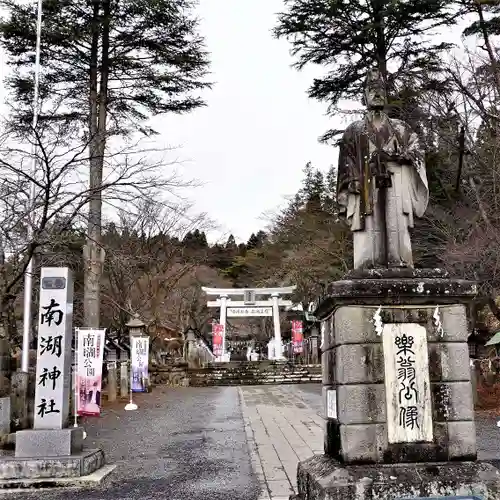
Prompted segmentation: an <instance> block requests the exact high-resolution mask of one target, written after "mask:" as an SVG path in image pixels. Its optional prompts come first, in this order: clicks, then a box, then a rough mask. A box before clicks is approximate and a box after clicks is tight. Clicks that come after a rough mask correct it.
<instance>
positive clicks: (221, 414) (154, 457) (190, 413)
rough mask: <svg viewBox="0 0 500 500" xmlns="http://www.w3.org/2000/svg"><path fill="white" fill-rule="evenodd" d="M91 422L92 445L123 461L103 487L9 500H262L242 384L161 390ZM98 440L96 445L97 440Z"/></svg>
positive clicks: (114, 460) (88, 428) (22, 495)
mask: <svg viewBox="0 0 500 500" xmlns="http://www.w3.org/2000/svg"><path fill="white" fill-rule="evenodd" d="M136 402H137V403H138V405H139V409H138V410H137V411H133V412H126V411H124V410H123V407H124V405H125V403H120V404H118V405H115V406H114V407H110V408H106V409H105V412H104V416H103V417H101V418H100V419H92V420H89V421H88V422H87V424H86V425H85V429H86V431H87V433H88V437H87V439H86V442H87V447H89V448H91V447H96V446H95V445H97V446H100V447H102V448H103V449H104V451H105V453H106V460H107V462H108V463H114V464H117V468H116V469H115V471H114V472H113V473H112V474H111V475H110V476H109V478H108V479H106V481H105V482H104V483H103V485H101V486H100V487H97V488H95V489H88V490H77V489H71V490H68V489H64V490H61V489H58V490H43V491H41V490H38V491H33V492H31V493H24V492H22V493H21V492H20V493H17V492H16V493H13V492H9V493H6V496H4V495H0V499H3V498H8V499H9V500H35V499H36V500H63V499H64V500H68V499H71V500H139V499H140V500H153V499H154V500H160V499H161V500H166V499H168V500H228V499H235V500H236V499H241V500H257V498H258V496H259V491H260V489H259V484H258V481H257V478H256V475H255V474H254V472H253V470H252V466H251V462H250V454H249V450H248V445H247V442H246V435H245V429H244V424H243V417H242V413H241V405H240V401H239V394H238V389H237V388H233V387H221V388H200V389H198V388H179V389H174V388H157V389H155V390H154V391H153V393H151V394H141V395H139V396H138V397H137V400H136ZM94 443H95V444H94Z"/></svg>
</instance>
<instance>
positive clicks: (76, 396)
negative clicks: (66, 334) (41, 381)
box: [73, 328, 80, 427]
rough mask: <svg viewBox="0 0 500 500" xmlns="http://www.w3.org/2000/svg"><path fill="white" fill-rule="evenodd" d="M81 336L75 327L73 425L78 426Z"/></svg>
mask: <svg viewBox="0 0 500 500" xmlns="http://www.w3.org/2000/svg"><path fill="white" fill-rule="evenodd" d="M79 337H80V335H79V329H78V328H75V364H74V370H75V371H74V376H73V382H74V384H75V392H74V398H75V403H74V404H73V412H74V423H73V427H78V396H79V395H80V391H79V390H78V342H79V341H78V338H79Z"/></svg>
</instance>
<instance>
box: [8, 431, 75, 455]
mask: <svg viewBox="0 0 500 500" xmlns="http://www.w3.org/2000/svg"><path fill="white" fill-rule="evenodd" d="M82 450H83V429H82V428H81V427H71V428H69V429H51V430H43V429H29V430H25V431H18V432H16V451H15V455H16V458H33V457H57V458H59V457H67V456H70V455H74V454H77V453H81V451H82Z"/></svg>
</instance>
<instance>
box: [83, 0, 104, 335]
mask: <svg viewBox="0 0 500 500" xmlns="http://www.w3.org/2000/svg"><path fill="white" fill-rule="evenodd" d="M99 5H100V2H99V1H94V16H93V35H92V47H91V60H90V71H89V77H90V122H89V132H90V144H89V149H90V189H91V193H92V195H91V199H90V203H89V220H88V234H87V244H86V245H85V248H84V261H85V285H84V299H83V308H84V324H85V326H86V327H90V328H99V323H100V297H99V293H100V282H101V276H102V266H103V263H104V250H103V248H102V247H101V227H102V191H101V188H102V174H103V164H104V153H105V149H106V118H107V96H108V78H109V73H108V66H109V21H110V2H109V0H104V1H103V2H102V6H103V15H102V18H100V16H99ZM100 26H102V49H101V50H102V57H101V74H100V86H99V91H98V88H97V81H98V74H99V69H98V60H99V57H98V54H99V53H98V51H99V31H100V30H99V28H100Z"/></svg>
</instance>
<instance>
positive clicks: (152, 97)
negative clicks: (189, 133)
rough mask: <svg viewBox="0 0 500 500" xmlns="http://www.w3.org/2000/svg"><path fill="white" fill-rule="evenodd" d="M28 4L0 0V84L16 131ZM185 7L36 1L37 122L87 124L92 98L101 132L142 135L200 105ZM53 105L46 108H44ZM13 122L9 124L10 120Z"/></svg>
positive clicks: (29, 67) (200, 59)
mask: <svg viewBox="0 0 500 500" xmlns="http://www.w3.org/2000/svg"><path fill="white" fill-rule="evenodd" d="M36 3H37V2H35V1H30V2H29V3H22V2H18V1H17V0H0V7H1V8H2V9H3V10H4V11H5V12H6V13H7V14H6V16H5V17H4V19H3V20H2V22H1V23H0V43H1V45H2V48H3V49H4V50H5V52H6V54H7V62H8V64H9V65H10V66H11V67H12V68H13V69H14V72H13V76H12V77H10V78H9V79H7V80H6V83H7V87H8V88H9V89H10V91H11V97H12V103H13V104H14V106H15V107H16V108H17V109H16V114H17V113H18V114H19V118H20V121H21V122H22V123H23V124H29V123H30V122H31V114H32V97H33V69H34V50H35V41H36V35H35V27H36ZM195 4H196V2H195V1H193V0H83V1H81V2H74V1H72V0H44V2H43V30H42V44H41V50H42V53H41V63H42V67H43V72H42V82H41V97H42V100H44V101H45V107H44V109H45V113H42V115H41V117H40V119H41V120H43V119H54V118H57V119H63V118H64V119H67V120H71V121H72V120H79V121H80V122H81V123H82V124H83V125H84V126H88V125H89V118H90V115H91V114H92V109H91V108H92V106H93V103H92V94H93V93H97V96H98V103H97V108H98V109H97V115H99V112H102V111H104V110H103V109H100V108H105V110H106V112H107V115H108V116H107V118H108V119H109V123H108V124H107V125H108V126H107V127H106V131H107V133H114V134H121V133H126V132H129V131H131V130H132V131H137V130H142V131H143V132H146V133H150V132H152V131H151V130H149V129H146V128H143V127H142V123H143V122H144V120H145V119H147V118H149V117H150V116H154V115H157V114H161V113H170V112H174V113H184V112H188V111H191V110H193V109H195V108H197V107H199V106H202V105H204V103H203V101H202V99H201V98H200V97H199V95H198V94H199V92H200V91H201V90H203V89H204V88H206V87H208V86H209V84H208V83H207V82H206V81H205V76H206V73H207V69H208V59H207V53H206V52H205V50H204V42H203V38H202V37H201V36H200V35H199V34H198V32H197V30H198V23H197V20H196V19H195V17H194V15H193V12H192V11H193V7H194V5H195ZM49 103H51V104H53V106H52V107H50V106H48V104H49ZM13 118H14V117H13Z"/></svg>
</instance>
